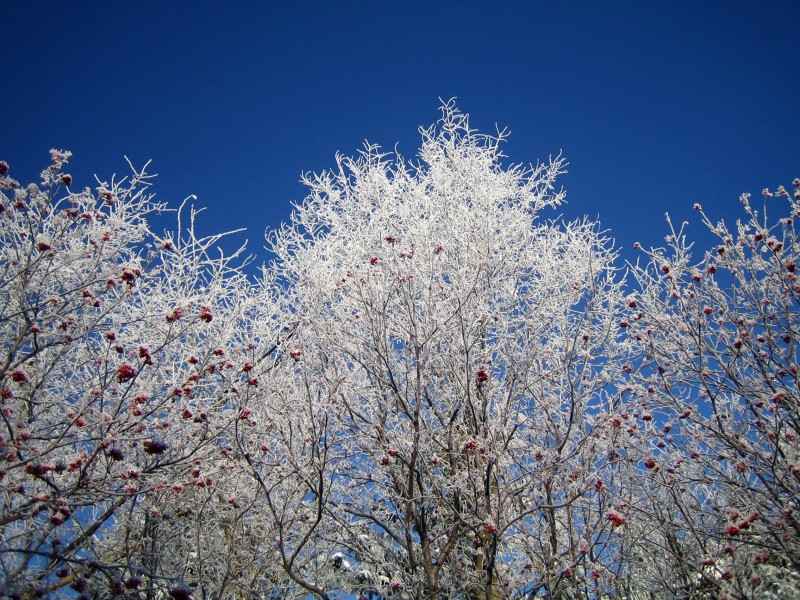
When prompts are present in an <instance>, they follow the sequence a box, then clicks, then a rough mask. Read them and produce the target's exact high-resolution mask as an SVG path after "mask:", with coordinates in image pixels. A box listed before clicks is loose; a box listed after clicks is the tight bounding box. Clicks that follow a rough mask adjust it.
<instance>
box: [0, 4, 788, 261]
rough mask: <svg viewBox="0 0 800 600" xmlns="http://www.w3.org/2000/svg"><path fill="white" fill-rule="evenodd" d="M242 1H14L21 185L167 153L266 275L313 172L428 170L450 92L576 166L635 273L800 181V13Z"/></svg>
mask: <svg viewBox="0 0 800 600" xmlns="http://www.w3.org/2000/svg"><path fill="white" fill-rule="evenodd" d="M230 4H231V6H230V7H228V6H223V5H222V4H221V3H215V2H206V1H202V0H195V1H193V2H179V1H169V2H141V1H136V2H125V3H122V2H92V1H86V2H80V3H78V2H44V1H42V2H33V1H31V2H23V1H21V0H17V1H15V2H7V3H5V6H4V7H3V8H2V9H0V56H2V60H1V61H0V72H1V73H2V80H3V93H2V96H1V97H0V98H1V99H0V122H2V137H0V159H4V160H7V161H8V162H9V163H11V167H12V171H11V175H12V176H14V177H15V178H17V179H19V180H20V181H22V182H23V183H24V182H27V181H29V180H31V179H34V178H36V176H37V174H38V172H39V171H40V170H41V169H42V168H43V167H44V166H45V165H46V164H47V162H48V160H49V158H48V154H47V152H48V150H49V149H50V148H51V147H56V148H65V149H70V150H72V151H73V152H74V154H75V156H74V158H73V160H72V163H71V166H70V171H71V172H72V173H73V175H74V176H75V185H76V186H78V187H83V186H85V185H93V181H92V179H91V175H92V174H93V173H97V174H98V175H100V176H101V177H103V178H108V177H110V175H111V174H112V173H114V172H117V173H124V172H125V171H126V168H127V167H126V164H125V162H124V159H123V155H127V156H128V157H130V159H131V160H132V161H133V162H134V163H135V164H137V165H141V164H143V163H145V162H146V161H147V160H150V159H152V160H153V165H152V168H151V170H152V171H154V172H157V173H159V177H158V180H157V185H156V188H155V191H156V192H157V193H158V197H159V198H160V199H162V200H166V201H168V202H169V203H170V204H172V205H173V206H177V205H178V204H179V203H180V201H181V200H182V199H183V198H184V197H186V196H188V195H190V194H196V195H197V196H198V197H199V200H198V204H199V205H202V206H207V207H208V210H207V211H206V213H205V217H204V218H203V220H202V221H201V223H202V226H203V227H204V228H205V231H206V232H208V233H211V232H215V233H216V232H219V231H221V230H225V229H234V228H239V227H247V228H248V230H249V231H248V234H247V236H248V237H249V238H250V240H251V243H250V249H251V250H252V251H254V252H257V253H259V256H260V259H264V258H267V257H266V255H265V253H264V252H263V249H262V245H263V232H264V230H265V229H266V228H268V227H274V226H276V225H278V224H279V223H280V222H281V221H285V220H287V219H288V216H289V213H290V210H291V207H290V201H292V200H295V201H296V200H300V199H302V197H303V196H304V195H305V192H304V189H303V187H302V186H301V185H300V184H299V183H298V178H299V175H300V173H301V172H302V171H305V170H309V171H314V170H316V171H319V170H322V169H325V168H329V167H331V166H333V164H334V154H335V152H337V151H341V152H343V153H345V154H353V153H355V152H356V151H357V150H358V149H359V147H360V146H361V144H362V142H363V140H364V139H368V140H369V141H371V142H376V143H379V144H381V145H382V146H384V147H385V148H387V149H392V148H393V147H394V145H395V143H398V149H399V151H400V152H401V153H403V154H404V155H406V156H408V157H411V156H413V155H414V154H415V152H416V149H417V146H418V142H419V135H418V133H417V127H418V126H419V125H428V124H430V123H432V122H434V121H435V120H436V119H437V118H438V115H439V113H438V106H439V98H440V97H441V98H444V99H447V98H450V97H453V96H456V97H458V104H459V106H460V108H461V109H462V110H463V111H465V112H467V113H470V115H471V117H472V124H473V126H475V127H477V128H479V129H481V130H483V131H487V132H492V131H494V130H495V128H496V126H500V127H501V128H502V127H506V126H508V127H509V129H510V130H511V132H512V135H511V139H510V142H509V143H508V144H507V145H506V150H505V151H506V154H508V156H509V159H510V160H511V161H513V162H523V163H528V162H536V161H537V160H539V159H546V158H547V156H548V155H550V154H557V153H558V152H559V151H562V150H563V153H564V155H565V157H566V158H567V159H568V161H569V163H570V166H569V171H570V172H569V174H568V175H566V176H564V177H563V179H562V184H563V185H564V186H565V187H566V189H567V192H568V201H569V204H568V205H567V206H566V207H565V208H564V211H563V212H564V214H565V215H566V216H568V217H570V218H575V217H579V216H582V215H584V214H588V215H589V216H591V217H593V218H594V217H599V218H600V219H601V221H602V223H603V225H604V226H605V227H606V228H607V229H609V230H610V232H611V234H612V235H613V236H614V237H616V239H617V242H618V245H619V246H620V247H621V248H623V249H624V256H625V257H626V258H628V257H630V256H632V255H633V253H631V252H630V247H631V246H632V244H633V242H634V241H636V240H640V241H641V242H642V243H643V244H644V245H648V246H649V245H659V244H661V243H662V242H663V237H664V235H665V233H666V231H667V230H666V225H665V223H664V220H663V215H664V212H665V211H670V213H671V214H672V215H673V217H674V219H675V220H677V221H681V220H683V219H689V220H690V221H691V223H692V224H691V226H690V232H692V234H697V235H699V234H700V232H701V226H700V224H699V222H698V221H697V216H696V214H695V213H694V212H693V211H692V209H691V207H692V204H693V203H694V202H697V201H699V202H701V203H702V204H703V205H704V207H705V208H706V209H707V211H708V212H709V213H710V214H712V215H714V216H715V217H724V218H726V219H727V220H729V221H731V220H733V219H735V218H736V217H738V216H739V215H740V212H739V206H738V196H739V194H740V193H742V192H752V193H754V195H757V194H759V193H760V190H761V189H762V188H763V187H767V186H768V187H771V188H774V187H776V186H777V185H779V184H783V185H786V186H787V187H788V186H789V184H790V183H791V180H792V178H793V177H797V176H800V146H799V144H798V142H800V36H798V34H797V32H798V31H800V27H799V26H800V2H790V1H784V2H744V1H738V0H726V1H724V2H723V1H720V2H701V3H698V2H695V1H691V2H690V1H674V2H658V1H648V2H609V3H598V2H589V1H587V2H548V3H545V2H538V1H537V2H533V1H532V2H492V3H489V2H472V1H463V2H456V1H450V2H432V1H428V2H414V1H403V2H377V1H374V0H373V1H370V2H366V1H360V2H355V1H352V2H302V1H292V2H282V3H277V2H275V3H271V2H255V1H253V2H232V3H230ZM490 4H491V6H490ZM776 212H777V211H776ZM552 216H555V213H554V214H553V215H552Z"/></svg>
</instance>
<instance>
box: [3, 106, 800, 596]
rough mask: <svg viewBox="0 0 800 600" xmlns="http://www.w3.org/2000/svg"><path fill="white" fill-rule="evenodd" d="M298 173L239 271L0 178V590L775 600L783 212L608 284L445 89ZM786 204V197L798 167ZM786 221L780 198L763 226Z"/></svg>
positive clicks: (794, 403) (654, 255) (779, 539)
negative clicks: (403, 152) (387, 136)
mask: <svg viewBox="0 0 800 600" xmlns="http://www.w3.org/2000/svg"><path fill="white" fill-rule="evenodd" d="M442 113H443V116H442V119H441V120H440V122H439V123H438V124H437V125H436V126H433V127H431V128H429V129H424V130H422V146H421V149H420V152H419V156H418V157H417V161H416V162H413V163H409V162H407V161H404V160H403V159H402V158H401V157H398V156H394V155H388V154H384V153H382V152H381V151H380V149H379V148H377V147H375V146H367V147H366V148H365V150H364V151H363V152H362V153H361V154H360V155H359V156H358V157H356V158H345V157H339V158H338V160H337V168H336V169H335V170H333V171H332V172H324V173H322V174H318V175H316V174H315V175H309V176H307V177H306V178H305V179H306V183H307V184H308V186H309V189H310V193H309V195H308V197H307V198H306V199H305V200H304V201H303V202H302V203H299V204H298V205H296V207H295V211H294V213H293V216H292V221H291V223H290V224H288V225H285V226H284V227H282V228H281V229H279V230H277V231H273V232H272V233H270V234H269V242H270V250H271V251H272V254H273V257H272V262H271V263H269V264H268V265H267V266H265V267H264V268H263V270H262V275H261V276H260V278H257V279H256V278H252V277H248V276H247V275H246V272H247V269H246V266H247V260H246V259H244V258H243V257H242V255H241V251H240V252H239V253H236V254H234V255H233V256H230V257H227V256H224V255H222V254H221V252H220V251H218V250H217V249H216V246H217V242H218V241H219V239H220V237H221V236H212V237H207V238H201V237H198V236H196V235H195V233H194V231H195V230H194V219H195V214H196V213H195V212H194V211H193V210H190V211H189V215H188V216H189V223H188V224H186V223H183V222H182V221H183V220H185V218H186V216H187V215H186V210H184V208H183V207H181V210H179V211H178V228H177V231H175V232H174V233H169V232H167V233H164V234H162V235H157V234H155V233H154V232H153V231H152V229H151V228H150V226H149V225H148V221H147V219H148V217H149V216H150V215H151V214H152V213H155V212H160V211H163V210H165V206H163V205H161V204H158V203H156V202H154V201H153V198H152V196H151V195H149V194H148V186H149V176H148V175H147V174H146V172H145V171H144V170H136V169H134V170H133V174H132V176H131V177H129V178H126V179H122V180H112V181H111V182H103V183H99V185H98V187H97V188H96V189H94V190H91V189H88V188H87V189H84V190H80V191H79V190H76V189H74V188H73V182H72V177H71V176H70V175H69V174H67V173H66V172H65V170H64V167H65V164H66V162H67V159H68V158H69V154H68V153H66V152H57V151H53V164H52V165H51V166H50V167H48V168H47V169H46V170H45V171H44V172H43V173H42V182H41V184H39V185H33V184H32V185H30V186H28V187H21V186H20V185H19V184H18V183H17V182H16V181H14V180H13V179H11V177H10V176H9V168H8V165H7V164H6V163H3V162H0V188H1V189H0V192H1V195H0V328H1V329H0V336H2V337H1V338H0V352H1V354H0V389H2V410H1V411H0V419H1V420H0V500H1V501H2V505H0V583H1V585H0V586H1V587H2V589H3V591H4V592H5V593H6V594H8V595H9V596H11V597H19V598H34V597H70V598H72V597H79V596H83V597H108V598H111V597H131V598H170V597H171V598H175V599H176V600H180V599H182V598H190V597H192V598H198V599H199V598H298V599H299V598H310V597H316V598H322V599H327V600H333V599H334V598H363V599H368V600H377V599H384V598H385V599H395V598H397V599H415V600H422V599H429V600H445V599H450V600H455V599H461V598H464V599H475V600H478V599H480V600H495V599H501V598H515V599H523V598H551V599H568V598H623V597H625V598H673V597H681V598H717V597H730V598H753V597H759V598H763V597H770V596H771V597H776V598H778V597H782V598H785V597H790V596H791V595H792V594H794V593H795V592H794V590H796V589H797V588H798V584H800V577H799V576H798V573H799V569H800V545H798V542H797V540H798V533H800V530H799V528H800V521H798V516H797V514H796V512H795V511H796V509H797V508H798V507H797V503H798V498H799V497H800V496H799V495H798V493H799V492H800V452H799V450H800V447H799V445H800V441H798V436H800V432H798V424H799V423H798V417H799V415H798V399H799V398H800V393H799V392H798V383H797V374H798V362H800V361H799V360H798V357H797V341H798V335H800V333H798V332H799V331H800V330H799V329H798V327H800V324H798V314H799V313H798V299H799V298H800V282H798V281H797V275H798V274H800V271H799V272H797V273H796V269H797V267H796V265H797V264H798V263H800V257H799V256H798V248H797V245H796V243H795V240H796V233H795V225H794V219H796V218H798V217H799V216H800V192H798V191H797V190H795V192H794V193H795V196H794V197H792V196H790V194H789V192H787V191H786V190H784V189H783V188H780V189H779V190H778V191H777V192H774V193H767V194H766V195H767V196H768V197H767V198H766V199H765V203H766V204H765V206H768V207H769V209H770V211H772V210H775V209H774V208H773V207H774V206H775V204H777V203H783V204H784V207H779V208H778V210H779V211H780V213H781V217H782V218H780V219H778V220H768V219H767V218H766V214H765V213H766V210H765V211H763V212H758V211H756V210H754V209H753V208H751V205H750V202H749V200H748V199H747V198H744V208H745V211H746V216H747V220H746V221H743V222H741V223H737V224H736V226H735V228H733V229H729V228H728V227H727V226H726V225H725V224H723V223H719V224H715V223H714V222H712V221H711V220H710V218H709V217H706V215H705V213H703V211H702V209H701V208H700V207H699V206H697V207H696V208H697V209H698V211H700V215H701V219H702V220H703V222H704V223H705V224H706V225H707V226H708V227H709V229H710V230H711V231H712V232H713V233H714V234H715V235H716V236H718V238H719V245H718V246H717V247H715V248H712V249H711V250H710V251H709V252H707V253H706V254H705V255H704V256H703V255H700V256H699V257H698V258H697V259H694V258H693V257H692V255H691V254H690V248H691V243H690V242H689V241H688V240H687V239H686V236H685V235H684V233H683V230H682V228H678V229H677V230H673V231H672V233H671V235H670V236H669V237H668V238H667V241H668V247H667V249H654V250H649V251H644V252H645V255H646V260H644V261H642V263H641V264H638V265H633V266H631V267H630V270H629V274H630V276H628V277H626V276H625V274H624V272H623V271H621V270H620V266H619V264H618V262H619V261H618V259H617V255H616V252H615V251H614V249H613V248H612V246H611V244H610V241H609V240H608V238H606V237H605V236H604V234H603V232H602V230H601V229H600V228H599V226H598V224H597V223H594V222H591V221H588V220H579V221H575V222H563V221H561V220H555V221H552V220H546V219H544V218H542V216H541V214H542V212H543V211H546V210H547V209H548V208H550V207H554V206H557V205H559V204H560V203H561V202H562V201H563V199H564V195H563V192H561V191H560V190H558V188H556V187H555V180H556V177H557V176H558V174H559V173H560V172H561V171H562V170H563V166H564V163H563V161H562V160H561V159H560V158H556V159H551V160H550V161H549V162H547V163H544V164H539V165H537V166H534V167H527V168H525V167H521V166H516V165H512V166H508V165H506V164H505V163H504V162H503V160H502V159H503V157H502V154H501V152H500V144H501V142H502V140H503V135H502V134H500V135H498V136H496V137H490V136H485V135H481V134H479V133H477V132H475V131H474V130H472V129H470V127H469V123H468V120H467V117H466V116H465V115H463V114H461V113H460V112H458V110H457V109H456V108H455V106H454V105H453V104H452V103H448V104H445V105H444V106H443V107H442ZM795 185H796V186H800V181H797V180H796V181H795ZM787 209H788V210H787Z"/></svg>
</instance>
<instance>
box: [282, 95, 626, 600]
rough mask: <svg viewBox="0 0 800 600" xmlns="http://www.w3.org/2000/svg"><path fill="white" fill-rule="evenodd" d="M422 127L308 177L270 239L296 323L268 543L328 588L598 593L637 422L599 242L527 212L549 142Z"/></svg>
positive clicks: (614, 546)
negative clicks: (401, 147)
mask: <svg viewBox="0 0 800 600" xmlns="http://www.w3.org/2000/svg"><path fill="white" fill-rule="evenodd" d="M421 133H422V137H423V140H422V146H421V149H420V152H419V157H418V161H417V162H414V163H408V162H406V161H404V160H403V159H402V158H400V157H398V156H392V155H387V154H383V153H382V152H381V151H380V149H379V148H377V147H375V146H367V147H366V149H365V150H364V151H363V152H362V153H361V155H360V156H359V157H357V158H354V159H351V158H344V157H339V159H338V169H337V170H335V171H333V172H324V173H322V174H319V175H309V176H308V177H307V178H306V183H307V184H308V186H309V187H310V194H309V196H308V197H307V198H306V199H305V201H303V202H302V203H300V204H298V205H297V206H296V210H295V212H294V214H293V218H292V223H291V224H290V225H289V226H286V227H284V228H283V229H281V230H280V231H278V232H275V233H274V234H273V235H272V237H271V242H272V250H273V251H274V253H275V255H276V257H277V258H276V261H275V264H274V269H275V272H276V277H279V278H281V279H282V280H283V281H285V285H286V293H287V294H288V295H289V298H290V304H291V306H292V308H293V311H294V319H295V321H296V323H297V325H296V330H295V332H294V335H293V337H292V340H291V344H290V345H288V346H287V347H286V348H285V349H284V351H285V352H286V353H288V355H289V356H290V357H291V358H292V361H291V362H290V364H291V366H292V369H293V373H294V381H293V383H292V385H291V386H287V387H286V388H285V389H284V390H282V392H281V395H282V397H284V398H285V400H284V402H285V404H286V406H287V407H289V408H290V410H292V411H293V414H292V415H291V419H289V420H286V419H284V420H283V421H282V423H281V424H276V430H277V431H281V442H280V444H277V446H280V445H281V444H282V445H283V447H284V450H282V451H283V452H284V453H286V454H287V455H288V456H291V457H292V458H291V460H289V461H287V462H286V464H285V465H284V467H283V468H284V469H286V472H287V481H293V480H294V481H297V482H301V483H302V486H301V487H297V485H295V484H292V486H290V487H292V489H294V491H295V496H294V498H293V499H292V500H291V501H288V500H287V498H288V496H287V495H286V492H282V493H281V494H280V501H278V502H271V504H270V506H271V508H272V510H273V512H274V514H275V517H276V518H277V519H278V521H279V522H280V523H281V536H282V540H283V541H284V543H285V544H286V548H285V549H283V550H282V551H281V552H282V553H283V556H282V560H283V562H284V564H286V566H287V569H288V572H289V573H291V575H292V577H294V578H296V579H297V581H302V585H304V586H305V588H306V589H307V590H309V591H313V592H315V593H316V594H318V595H319V596H320V597H323V598H333V597H338V596H336V593H337V592H343V591H344V592H351V593H355V594H356V595H359V594H364V596H365V597H378V595H379V596H380V597H384V596H385V597H392V598H418V599H422V598H430V599H443V598H486V599H493V598H525V597H533V596H542V595H546V596H548V597H551V598H567V597H576V596H589V597H591V596H599V595H602V594H603V593H604V590H613V589H616V587H615V586H616V585H617V580H618V578H619V576H620V564H619V561H620V558H621V546H620V543H619V533H620V531H622V530H624V528H625V522H626V516H625V514H626V512H627V510H628V507H627V506H626V505H624V503H623V504H622V505H619V504H618V502H617V498H618V496H617V490H618V488H620V487H621V486H625V485H627V479H626V477H627V475H626V474H625V473H626V472H625V465H626V464H627V462H626V461H625V456H626V451H627V450H626V444H627V443H628V441H627V440H628V438H629V437H630V436H631V434H635V433H636V432H635V429H634V427H632V426H627V425H626V426H625V427H621V426H620V423H621V421H620V418H619V417H618V414H619V413H620V412H622V409H621V406H620V402H621V400H622V397H623V396H622V395H621V391H620V387H619V384H620V383H624V381H625V377H626V376H627V374H626V373H625V371H624V367H625V365H627V364H629V362H630V359H629V351H630V346H629V341H628V339H627V336H626V335H625V333H624V327H621V326H620V323H621V320H622V314H623V312H624V311H625V310H626V306H627V302H628V301H627V299H626V298H625V295H624V291H623V289H622V287H621V282H620V281H621V280H620V277H618V273H617V272H616V270H615V267H614V259H615V254H614V251H613V250H612V248H611V247H610V244H609V241H608V240H607V239H606V238H605V237H604V236H603V234H602V232H601V231H600V230H599V229H598V226H597V224H596V223H593V222H590V221H586V220H581V221H576V222H570V223H562V222H557V221H546V220H543V219H541V218H540V213H541V212H542V211H543V210H545V209H548V208H550V207H554V206H558V205H559V204H560V203H561V202H562V200H563V198H564V195H563V193H562V192H560V191H558V190H556V189H555V187H554V186H555V179H556V176H557V175H558V174H559V173H560V172H561V171H562V169H563V165H564V163H563V161H562V160H561V159H555V160H551V161H550V162H548V163H546V164H540V165H537V166H535V167H530V168H524V167H521V166H505V165H504V163H503V161H502V154H501V152H500V147H499V146H500V143H501V142H502V139H503V135H502V134H501V135H499V136H498V137H490V136H485V135H480V134H478V133H477V132H475V131H474V130H472V129H470V127H469V123H468V120H467V117H466V116H465V115H463V114H461V113H459V112H458V111H457V109H456V108H455V107H454V106H453V105H452V104H447V105H445V106H443V117H442V119H441V121H440V122H439V124H438V126H434V127H431V128H429V129H425V130H422V131H421ZM277 446H276V448H277ZM290 471H291V475H288V474H289V472H290ZM281 519H283V521H282V522H281Z"/></svg>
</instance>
